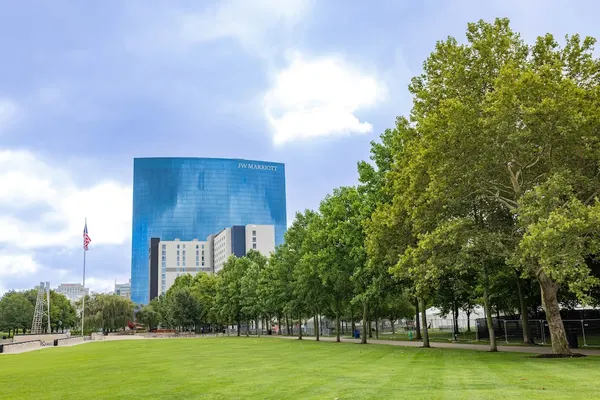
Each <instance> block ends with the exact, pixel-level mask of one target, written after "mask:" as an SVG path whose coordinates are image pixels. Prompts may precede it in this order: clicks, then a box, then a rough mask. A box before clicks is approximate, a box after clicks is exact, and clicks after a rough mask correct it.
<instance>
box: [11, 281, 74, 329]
mask: <svg viewBox="0 0 600 400" xmlns="http://www.w3.org/2000/svg"><path fill="white" fill-rule="evenodd" d="M36 299H37V289H31V290H27V291H21V292H17V291H10V292H7V293H5V294H4V295H3V296H2V298H1V299H0V331H2V332H6V333H8V334H9V335H15V334H18V333H19V332H21V333H22V334H25V333H26V332H27V331H29V330H30V329H31V324H32V321H33V313H34V309H35V302H36ZM45 311H46V312H47V310H45ZM76 325H77V312H76V310H75V308H74V307H73V305H71V303H70V302H69V300H68V299H67V298H66V297H65V296H64V295H62V294H59V293H56V292H55V291H54V290H51V291H50V327H51V329H52V332H64V330H65V329H71V328H73V327H75V326H76ZM42 326H43V328H44V331H47V330H48V317H47V315H46V314H45V315H44V317H43V321H42Z"/></svg>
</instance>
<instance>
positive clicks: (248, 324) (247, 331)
mask: <svg viewBox="0 0 600 400" xmlns="http://www.w3.org/2000/svg"><path fill="white" fill-rule="evenodd" d="M248 336H250V321H249V320H246V337H248Z"/></svg>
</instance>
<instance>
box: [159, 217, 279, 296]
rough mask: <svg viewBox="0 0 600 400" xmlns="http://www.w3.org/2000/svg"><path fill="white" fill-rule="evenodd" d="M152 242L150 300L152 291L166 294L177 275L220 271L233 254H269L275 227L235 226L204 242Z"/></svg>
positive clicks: (273, 242) (272, 247) (273, 246)
mask: <svg viewBox="0 0 600 400" xmlns="http://www.w3.org/2000/svg"><path fill="white" fill-rule="evenodd" d="M152 243H154V244H151V245H150V248H149V252H150V255H149V272H150V297H151V298H150V300H152V298H154V297H155V296H153V294H155V295H156V296H160V295H161V294H163V293H166V292H167V290H169V288H170V287H171V285H173V282H175V279H176V278H177V277H178V276H181V275H184V274H191V275H195V274H197V273H198V272H205V273H217V272H219V271H220V270H221V269H222V268H223V265H224V264H225V262H226V261H227V259H228V258H229V257H230V256H231V255H235V256H236V257H242V256H244V255H246V254H247V253H248V252H249V251H250V250H255V251H258V252H260V253H262V254H263V255H265V256H268V255H269V254H270V253H271V252H273V251H275V227H274V226H273V225H245V226H244V225H236V226H232V227H228V228H225V229H223V230H222V231H221V232H218V233H216V234H214V235H209V236H208V237H207V238H206V240H204V241H201V240H198V239H193V240H189V241H183V240H180V239H174V240H160V239H159V238H155V239H152ZM153 249H154V250H153ZM153 252H156V254H153ZM153 261H154V262H153ZM153 285H156V287H153Z"/></svg>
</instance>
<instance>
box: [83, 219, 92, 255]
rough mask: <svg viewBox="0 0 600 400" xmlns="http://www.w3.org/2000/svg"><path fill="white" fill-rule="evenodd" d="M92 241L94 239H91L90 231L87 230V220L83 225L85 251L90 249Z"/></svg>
mask: <svg viewBox="0 0 600 400" xmlns="http://www.w3.org/2000/svg"><path fill="white" fill-rule="evenodd" d="M91 241H92V239H90V236H89V235H88V232H87V222H86V223H85V226H84V227H83V249H84V250H85V251H88V245H89V244H90V242H91Z"/></svg>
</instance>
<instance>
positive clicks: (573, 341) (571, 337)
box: [567, 332, 579, 349]
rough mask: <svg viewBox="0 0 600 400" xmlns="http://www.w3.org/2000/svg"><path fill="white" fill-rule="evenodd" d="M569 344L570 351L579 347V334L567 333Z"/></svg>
mask: <svg viewBox="0 0 600 400" xmlns="http://www.w3.org/2000/svg"><path fill="white" fill-rule="evenodd" d="M567 343H568V344H569V348H570V349H576V348H578V347H579V343H577V334H576V333H575V332H569V333H567Z"/></svg>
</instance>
